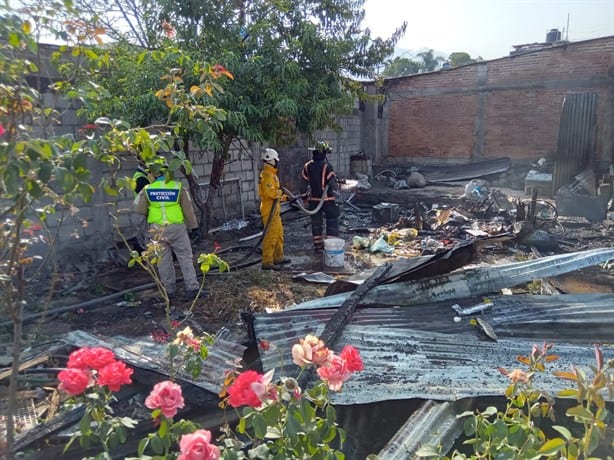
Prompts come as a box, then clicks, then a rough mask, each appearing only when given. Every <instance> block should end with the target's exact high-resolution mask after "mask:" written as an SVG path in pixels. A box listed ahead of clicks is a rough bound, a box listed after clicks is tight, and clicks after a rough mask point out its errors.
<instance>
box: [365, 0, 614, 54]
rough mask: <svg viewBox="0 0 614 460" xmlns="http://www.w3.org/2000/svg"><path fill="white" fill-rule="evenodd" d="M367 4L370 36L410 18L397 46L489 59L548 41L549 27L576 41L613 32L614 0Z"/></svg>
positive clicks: (377, 0) (394, 0)
mask: <svg viewBox="0 0 614 460" xmlns="http://www.w3.org/2000/svg"><path fill="white" fill-rule="evenodd" d="M364 8H365V13H366V14H365V19H364V21H363V27H365V28H369V29H370V30H371V36H372V37H382V38H388V37H389V36H390V35H391V34H392V32H393V31H394V30H395V28H397V27H398V26H400V25H401V24H402V23H403V21H407V30H406V32H405V35H404V37H403V38H402V39H401V40H400V41H399V43H398V44H397V50H402V51H406V50H411V51H414V52H420V51H424V50H425V49H433V50H435V51H436V52H441V53H445V54H450V53H452V52H461V51H463V52H466V53H469V54H470V55H471V57H473V58H477V57H482V58H483V59H485V60H489V59H496V58H500V57H504V56H508V55H509V52H510V51H512V50H513V49H514V48H513V46H514V45H522V44H529V43H542V42H545V41H546V34H547V33H548V31H550V30H551V29H559V30H560V31H561V38H563V39H565V38H567V39H568V40H569V41H572V42H574V41H580V40H588V39H591V38H597V37H606V36H610V35H614V0H366V1H365V4H364ZM568 18H569V27H568V26H567V25H568ZM397 54H398V52H397Z"/></svg>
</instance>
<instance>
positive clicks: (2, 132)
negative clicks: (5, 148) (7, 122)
mask: <svg viewBox="0 0 614 460" xmlns="http://www.w3.org/2000/svg"><path fill="white" fill-rule="evenodd" d="M4 133H5V130H4V126H2V123H0V136H4Z"/></svg>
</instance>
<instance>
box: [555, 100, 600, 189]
mask: <svg viewBox="0 0 614 460" xmlns="http://www.w3.org/2000/svg"><path fill="white" fill-rule="evenodd" d="M597 102H598V95H597V93H576V94H569V95H567V96H565V99H564V100H563V107H562V110H561V121H560V124H559V134H558V140H557V151H556V160H555V163H554V173H553V175H552V185H553V187H552V188H553V190H554V191H555V193H556V191H557V190H558V189H559V188H560V187H562V186H563V185H565V184H567V183H569V182H570V181H571V179H573V177H574V175H576V174H577V173H578V172H579V171H582V170H583V169H584V168H586V167H587V166H588V165H589V162H590V161H591V160H594V155H595V138H596V126H597Z"/></svg>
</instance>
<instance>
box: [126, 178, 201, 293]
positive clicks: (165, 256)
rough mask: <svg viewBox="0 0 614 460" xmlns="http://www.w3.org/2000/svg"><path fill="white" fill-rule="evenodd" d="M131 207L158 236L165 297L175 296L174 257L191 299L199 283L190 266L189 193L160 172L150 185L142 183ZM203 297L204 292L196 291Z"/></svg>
mask: <svg viewBox="0 0 614 460" xmlns="http://www.w3.org/2000/svg"><path fill="white" fill-rule="evenodd" d="M135 210H136V212H138V213H139V214H143V215H146V216H147V222H148V223H149V225H150V232H151V233H154V234H155V235H160V244H161V246H162V254H161V257H160V262H159V264H158V272H159V274H160V280H161V281H162V284H163V286H164V288H165V289H166V292H167V294H168V295H169V296H174V295H175V282H176V274H175V266H174V265H173V253H174V254H175V257H176V258H177V262H178V263H179V267H180V268H181V273H182V274H183V283H184V285H185V297H186V299H194V298H195V297H196V295H197V294H198V293H199V284H198V280H197V278H196V270H195V269H194V260H193V256H192V244H191V242H190V237H189V236H188V228H189V229H196V228H198V223H197V221H196V215H195V214H194V208H193V207H192V200H191V198H190V194H189V193H187V192H185V191H184V190H183V189H182V185H181V182H178V181H175V180H168V181H167V180H166V179H165V175H164V171H163V172H162V174H161V175H160V176H158V177H157V178H156V180H155V181H153V182H152V183H151V184H149V185H146V186H145V187H144V188H143V190H142V191H141V192H140V193H139V195H138V196H137V198H136V200H135ZM199 296H200V297H202V296H204V291H201V292H200V295H199Z"/></svg>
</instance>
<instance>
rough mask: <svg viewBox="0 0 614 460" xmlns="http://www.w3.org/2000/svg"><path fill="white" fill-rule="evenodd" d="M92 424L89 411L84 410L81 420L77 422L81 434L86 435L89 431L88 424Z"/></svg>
mask: <svg viewBox="0 0 614 460" xmlns="http://www.w3.org/2000/svg"><path fill="white" fill-rule="evenodd" d="M91 424H92V419H91V417H90V414H89V412H85V414H83V417H81V422H80V423H79V431H81V434H82V435H87V434H89V432H90V425H91Z"/></svg>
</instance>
